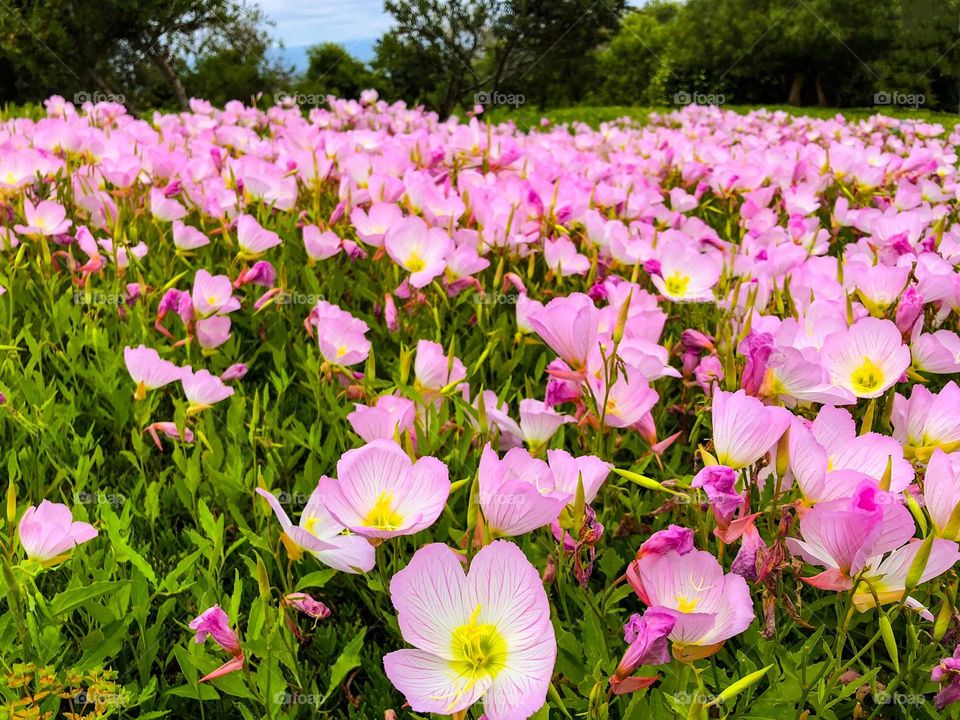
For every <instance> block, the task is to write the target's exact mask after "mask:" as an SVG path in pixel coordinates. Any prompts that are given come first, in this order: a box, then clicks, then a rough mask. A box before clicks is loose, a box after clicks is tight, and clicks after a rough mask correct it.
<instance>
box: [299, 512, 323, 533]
mask: <svg viewBox="0 0 960 720" xmlns="http://www.w3.org/2000/svg"><path fill="white" fill-rule="evenodd" d="M318 522H320V518H316V517H308V518H306V519H305V520H304V521H303V522H302V523H301V525H302V527H303V529H304V530H306V531H307V532H308V533H310V534H311V535H313V536H316V533H315V532H314V531H313V529H314V528H315V527H316V526H317V523H318Z"/></svg>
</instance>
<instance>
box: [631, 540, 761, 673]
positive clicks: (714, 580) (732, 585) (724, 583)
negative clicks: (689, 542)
mask: <svg viewBox="0 0 960 720" xmlns="http://www.w3.org/2000/svg"><path fill="white" fill-rule="evenodd" d="M636 564H637V575H638V577H639V579H640V582H641V584H642V585H643V588H644V590H645V592H646V596H647V600H648V603H649V604H650V606H651V608H656V609H659V610H665V611H667V612H668V613H669V614H670V615H672V616H673V618H674V619H675V620H676V622H675V624H674V626H673V629H672V630H671V631H670V634H669V636H668V637H669V638H670V640H671V641H672V642H673V654H674V656H675V657H677V658H680V659H683V660H694V659H698V658H704V657H709V656H710V655H712V654H714V653H715V652H717V651H718V650H719V649H720V646H721V645H722V644H723V643H724V641H725V640H727V639H728V638H731V637H733V636H734V635H739V634H740V633H742V632H743V631H744V630H746V629H747V627H749V625H750V623H751V622H753V618H754V612H753V600H752V599H751V598H750V589H749V588H748V587H747V582H746V581H745V580H744V579H743V578H742V577H740V576H739V575H735V574H733V573H730V574H728V575H724V572H723V568H722V567H720V563H718V562H717V559H716V558H715V557H714V556H713V555H711V554H710V553H708V552H704V551H702V550H692V551H690V552H688V553H686V554H683V555H680V554H679V553H677V552H675V551H673V550H669V551H667V552H665V553H663V554H649V555H644V556H643V557H641V558H640V559H638V560H637V561H636Z"/></svg>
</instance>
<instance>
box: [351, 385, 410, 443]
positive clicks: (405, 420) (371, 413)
mask: <svg viewBox="0 0 960 720" xmlns="http://www.w3.org/2000/svg"><path fill="white" fill-rule="evenodd" d="M355 408H356V409H355V410H354V411H353V412H352V413H350V414H349V415H347V421H348V422H349V423H350V425H351V427H353V431H354V432H355V433H357V435H359V436H360V437H361V438H363V440H364V442H372V441H374V440H393V439H394V436H395V435H396V434H397V433H401V434H402V433H405V432H407V431H408V430H410V429H411V428H413V423H414V420H415V419H416V412H417V408H416V405H414V403H413V401H412V400H408V399H407V398H404V397H397V396H396V395H383V396H381V397H379V398H377V402H376V404H375V405H373V406H372V407H370V406H367V405H356V406H355Z"/></svg>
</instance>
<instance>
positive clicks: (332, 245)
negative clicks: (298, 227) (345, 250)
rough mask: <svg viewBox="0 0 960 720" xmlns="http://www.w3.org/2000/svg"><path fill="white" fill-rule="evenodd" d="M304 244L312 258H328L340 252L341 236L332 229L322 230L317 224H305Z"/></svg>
mask: <svg viewBox="0 0 960 720" xmlns="http://www.w3.org/2000/svg"><path fill="white" fill-rule="evenodd" d="M303 244H304V246H305V247H306V249H307V255H309V256H310V259H311V260H326V259H327V258H330V257H333V256H334V255H336V254H337V253H338V252H340V247H341V242H340V236H339V235H337V234H336V233H335V232H333V231H332V230H326V231H323V232H321V231H320V228H318V227H317V226H316V225H304V226H303Z"/></svg>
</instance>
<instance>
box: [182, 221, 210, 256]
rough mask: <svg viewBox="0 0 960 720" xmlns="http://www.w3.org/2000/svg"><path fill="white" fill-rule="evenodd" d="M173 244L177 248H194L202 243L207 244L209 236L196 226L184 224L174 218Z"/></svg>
mask: <svg viewBox="0 0 960 720" xmlns="http://www.w3.org/2000/svg"><path fill="white" fill-rule="evenodd" d="M173 244H174V245H175V246H176V247H177V249H178V250H196V249H197V248H199V247H203V246H204V245H209V244H210V238H208V237H207V236H206V235H204V234H203V233H202V232H200V230H198V229H197V228H195V227H193V226H191V225H185V224H184V222H183V221H182V220H174V221H173Z"/></svg>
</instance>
